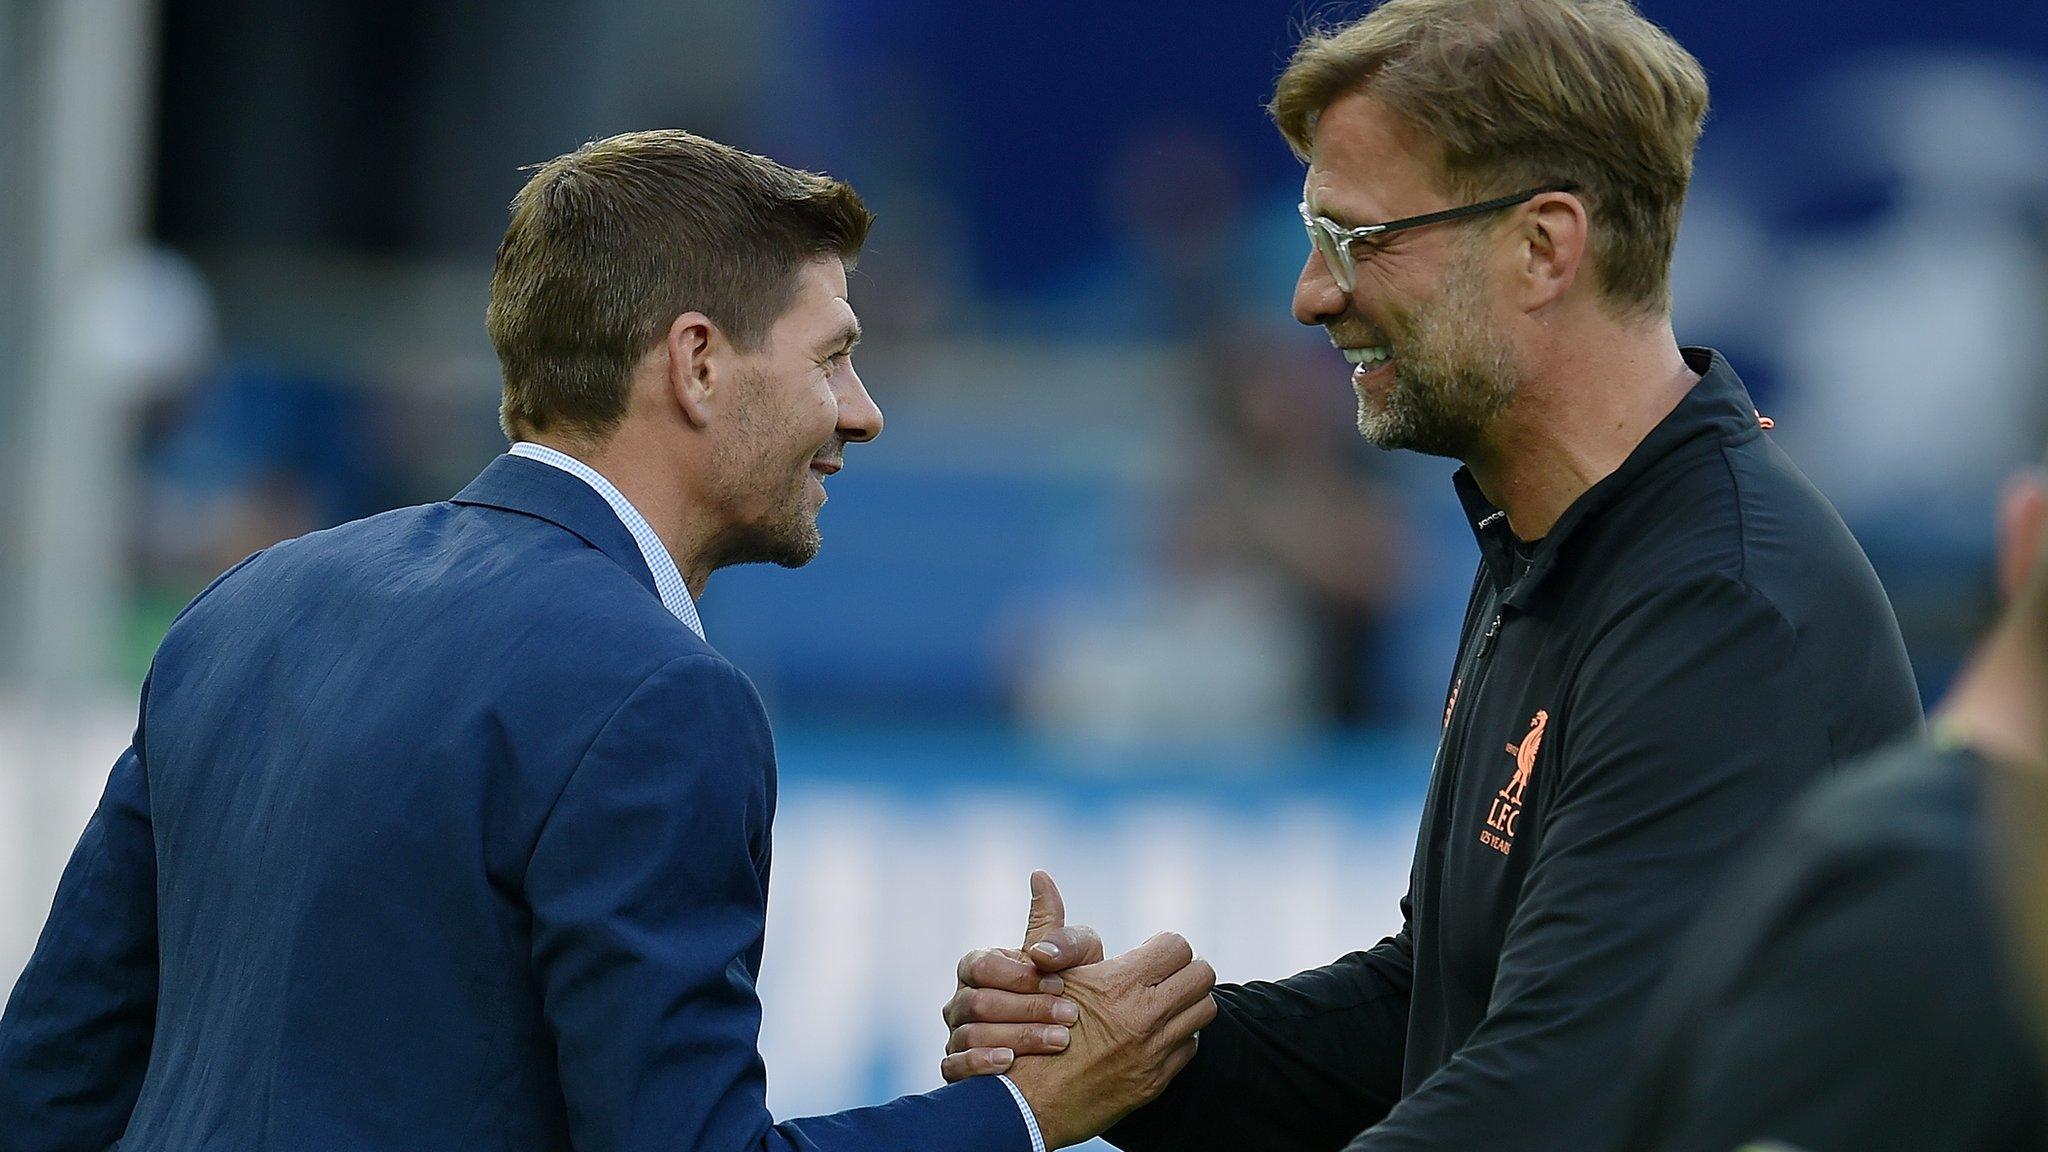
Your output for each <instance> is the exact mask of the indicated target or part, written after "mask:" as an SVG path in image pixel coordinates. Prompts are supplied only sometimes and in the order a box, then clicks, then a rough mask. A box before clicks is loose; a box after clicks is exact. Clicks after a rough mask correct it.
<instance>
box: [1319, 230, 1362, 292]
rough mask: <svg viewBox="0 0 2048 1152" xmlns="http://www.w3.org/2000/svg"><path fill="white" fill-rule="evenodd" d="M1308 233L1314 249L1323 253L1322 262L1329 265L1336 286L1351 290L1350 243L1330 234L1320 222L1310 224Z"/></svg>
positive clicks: (1347, 290)
mask: <svg viewBox="0 0 2048 1152" xmlns="http://www.w3.org/2000/svg"><path fill="white" fill-rule="evenodd" d="M1308 234H1309V236H1310V237H1312V238H1313V239H1314V240H1315V245H1316V251H1318V252H1321V253H1322V254H1323V263H1325V264H1327V265H1329V266H1330V275H1331V276H1334V277H1336V279H1337V287H1339V288H1342V289H1343V290H1345V291H1346V292H1349V291H1351V252H1350V245H1349V244H1346V243H1344V242H1342V241H1339V240H1338V239H1337V238H1336V237H1335V236H1332V235H1330V230H1329V229H1328V228H1325V227H1323V226H1322V225H1321V224H1320V223H1316V224H1310V225H1309V228H1308Z"/></svg>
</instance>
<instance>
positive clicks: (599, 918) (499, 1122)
mask: <svg viewBox="0 0 2048 1152" xmlns="http://www.w3.org/2000/svg"><path fill="white" fill-rule="evenodd" d="M869 222H870V216H869V214H868V212H867V209H866V208H865V207H864V206H863V204H862V203H861V201H860V199H859V197H858V196H856V195H855V193H854V192H853V190H852V189H851V188H850V187H849V186H847V185H846V184H844V183H842V182H839V181H836V180H830V179H827V178H825V177H822V176H817V175H813V174H810V173H806V172H800V171H796V170H793V169H790V168H786V167H784V166H782V165H780V164H777V163H775V162H773V161H770V160H767V159H765V158H763V157H759V156H752V155H748V154H746V153H742V152H738V151H736V150H734V149H731V148H728V147H726V146H724V145H720V144H717V143H715V142H712V141H709V140H705V139H703V138H701V137H696V136H692V135H690V134H688V133H683V132H652V133H634V134H628V135H624V136H618V137H613V138H611V139H608V140H603V141H598V142H595V143H592V144H588V145H585V146H584V147H582V148H580V149H578V150H577V151H575V152H573V153H570V154H568V155H566V156H562V157H558V158H557V159H555V160H553V161H551V162H549V163H548V164H546V165H543V166H542V167H541V168H540V170H539V171H538V172H537V173H536V174H535V175H534V176H533V178H532V179H531V180H530V181H529V182H528V183H527V185H526V186H525V188H523V189H522V190H521V191H520V193H519V195H518V196H517V198H516V199H515V200H514V202H513V206H512V220H511V224H510V227H509V229H508V230H507V232H506V234H505V238H504V240H503V242H502V243H501V245H500V247H499V250H498V259H497V266H496V270H495V273H494V276H493V279H492V284H491V298H490V305H489V313H488V322H489V328H490V332H491V336H492V339H493V342H494V344H495V345H496V347H497V350H498V354H499V360H500V363H501V365H502V368H503V374H504V392H503V405H502V419H503V424H504V430H505V433H506V435H507V436H508V438H510V439H511V440H512V441H513V445H512V448H511V450H510V452H508V453H507V454H505V455H503V456H500V457H499V458H498V459H497V460H495V461H493V462H492V463H491V464H490V465H489V466H488V467H487V468H486V469H485V470H484V471H483V473H482V474H481V475H480V476H478V477H477V478H476V480H475V481H474V482H472V483H471V484H470V485H469V486H468V487H467V488H466V489H464V490H463V491H462V492H461V493H460V494H458V495H457V496H456V497H454V498H453V499H452V500H450V501H447V502H443V503H438V504H431V505H424V506H420V507H415V508H408V509H402V510H399V511H396V512H391V513H387V514H384V515H381V516H376V517H372V518H370V519H367V520H359V521H356V522H353V523H351V524H347V525H344V526H342V527H339V528H335V529H332V530H329V531H325V532H319V533H314V534H312V535H309V536H304V537H300V538H298V539H295V540H291V541H287V542H285V543H283V544H279V545H277V546H275V547H272V548H269V549H267V550H265V551H263V552H260V553H258V554H257V555H255V556H252V557H250V558H248V559H246V560H244V561H242V562H241V563H240V564H238V565H237V566H236V567H235V568H233V569H232V570H231V571H229V572H228V573H227V574H226V575H224V576H222V577H220V578H219V579H218V580H216V581H215V582H214V583H213V584H212V585H211V586H210V587H209V588H208V589H207V590H206V591H205V592H202V593H201V594H200V596H199V597H198V598H197V599H195V600H194V601H193V602H192V603H191V604H190V605H189V606H188V607H187V608H186V609H185V611H184V612H183V613H181V614H180V616H179V618H178V620H177V621H176V623H174V624H173V626H172V627H171V629H170V632H169V634H168V635H167V636H166V637H165V639H164V642H163V644H162V646H161V647H160V648H159V649H158V652H157V657H156V660H155V662H154V664H153V666H152V668H151V671H150V674H149V676H148V678H147V679H146V680H145V681H144V685H143V693H142V696H143V702H142V706H141V710H140V716H139V719H138V722H137V725H136V728H135V735H134V739H133V742H132V744H131V745H130V747H129V749H128V750H127V751H126V752H125V753H124V754H123V755H122V756H121V758H120V759H119V761H118V762H117V763H116V764H115V766H114V769H113V771H112V774H111V776H110V778H109V781H108V784H107V788H106V792H105V794H104V797H103V799H102V801H101V804H100V807H99V810H98V812H97V813H96V814H95V815H94V816H93V818H92V821H91V823H90V824H89V825H88V826H87V828H86V831H85V834H84V836H83V838H82V839H81V841H80V843H79V845H78V847H77V849H76V850H75V852H74V854H73V856H72V859H71V863H70V865H69V867H68V868H67V869H66V871H65V874H64V877H63V879H62V881H61V884H60V886H59V889H58V892H57V895H56V899H55V903H54V906H53V908H52V909H51V912H50V916H49V919H48V921H47V922H46V924H45V927H44V929H43V933H42V936H41V939H40V941H39V943H38V945H37V948H36V950H35V953H34V955H33V957H32V959H31V960H30V962H29V964H28V967H27V969H26V971H24V972H23V974H22V976H21V978H20V980H19V982H18V983H17V984H16V985H15V987H14V991H13V994H12V997H11V998H10V1000H9V1002H8V1005H7V1010H6V1013H5V1015H4V1016H0V1133H4V1134H5V1136H4V1141H5V1143H6V1146H7V1147H8V1148H9V1149H10V1150H20V1152H42V1150H50V1152H55V1150H59V1149H64V1150H83V1149H98V1148H105V1147H107V1146H109V1145H111V1144H114V1143H117V1142H118V1143H119V1144H120V1145H121V1146H122V1147H124V1148H131V1149H136V1150H137V1152H141V1150H144V1149H187V1148H197V1147H200V1146H208V1147H220V1146H231V1147H234V1148H239V1149H255V1148H276V1149H310V1148H333V1147H341V1146H347V1147H351V1148H392V1149H396V1148H416V1147H433V1148H472V1147H491V1148H504V1149H559V1148H567V1147H572V1146H573V1147H578V1148H586V1149H611V1150H620V1152H623V1150H627V1149H648V1150H650V1152H652V1150H655V1149H660V1150H662V1152H673V1150H676V1149H705V1150H707V1152H708V1150H716V1152H731V1150H734V1149H743V1148H744V1149H777V1148H788V1149H794V1148H804V1149H811V1150H822V1149H849V1150H852V1149H863V1150H865V1149H874V1150H883V1149H887V1150H894V1152H908V1150H910V1149H918V1150H921V1152H931V1150H939V1152H943V1150H946V1149H957V1150H959V1152H970V1150H972V1152H988V1150H1008V1152H1025V1150H1026V1149H1042V1148H1043V1144H1044V1141H1045V1140H1047V1139H1050V1140H1054V1141H1056V1142H1061V1143H1064V1142H1067V1141H1069V1140H1071V1139H1073V1138H1074V1133H1075V1132H1077V1131H1080V1130H1083V1129H1092V1128H1096V1127H1100V1126H1101V1125H1102V1124H1105V1123H1107V1122H1108V1119H1109V1118H1111V1117H1113V1116H1114V1115H1115V1114H1116V1113H1117V1112H1119V1111H1121V1110H1125V1109H1128V1108H1129V1107H1131V1106H1133V1105H1135V1104H1137V1103H1138V1102H1139V1101H1140V1100H1142V1099H1143V1098H1145V1095H1146V1094H1147V1093H1149V1092H1151V1091H1156V1090H1157V1088H1158V1087H1159V1085H1160V1084H1161V1082H1162V1081H1163V1079H1164V1078H1165V1076H1167V1075H1170V1073H1171V1071H1172V1070H1173V1069H1174V1068H1176V1067H1178V1066H1179V1064H1180V1063H1183V1062H1185V1060H1186V1059H1187V1057H1188V1055H1189V1051H1190V1045H1189V1040H1188V1038H1189V1036H1190V1034H1191V1033H1192V1032H1193V1031H1194V1030H1195V1029H1196V1028H1197V1027H1199V1026H1200V1025H1201V1024H1203V1023H1205V1022H1206V1021H1207V1020H1208V1019H1209V1018H1210V1017H1211V1016H1212V1015H1213V1013H1214V1008H1213V1005H1212V1002H1211V1001H1210V1000H1209V998H1208V992H1209V988H1210V986H1211V984H1212V983H1213V980H1214V976H1213V973H1211V972H1210V971H1209V970H1208V967H1207V965H1206V964H1204V963H1201V962H1199V961H1196V960H1194V958H1193V955H1192V953H1191V952H1189V950H1188V947H1187V944H1186V942H1185V941H1183V940H1180V939H1179V938H1177V937H1174V936H1171V935H1170V934H1164V935H1161V936H1159V937H1156V938H1154V939H1153V940H1152V941H1149V942H1148V943H1147V944H1145V945H1143V946H1141V947H1140V948H1138V949H1134V950H1133V951H1132V952H1131V953H1129V954H1127V955H1126V956H1124V957H1121V958H1119V959H1118V960H1116V961H1111V962H1109V963H1107V964H1104V965H1102V966H1100V967H1098V968H1095V969H1091V970H1088V971H1085V972H1084V971H1075V972H1071V973H1068V974H1067V975H1066V976H1065V977H1064V978H1063V979H1059V980H1053V981H1049V982H1048V985H1047V986H1048V988H1049V989H1051V990H1055V991H1057V990H1064V991H1065V992H1067V995H1066V996H1065V997H1061V998H1058V1000H1057V1003H1058V1004H1059V1005H1060V1006H1061V1009H1060V1014H1061V1015H1063V1016H1064V1017H1065V1019H1066V1020H1067V1021H1068V1022H1072V1021H1073V1020H1075V1019H1077V1018H1085V1019H1087V1020H1089V1026H1088V1027H1087V1029H1086V1030H1085V1032H1084V1033H1083V1034H1081V1035H1080V1036H1078V1037H1076V1038H1074V1042H1073V1043H1072V1044H1071V1046H1070V1051H1069V1056H1068V1058H1067V1059H1065V1060H1062V1061H1061V1062H1060V1063H1058V1064H1049V1063H1041V1064H1039V1065H1037V1066H1034V1067H1032V1068H1030V1069H1020V1070H1019V1074H1018V1075H1017V1077H1016V1078H1015V1079H1014V1080H996V1079H987V1080H982V1081H979V1082H975V1083H968V1084H958V1085H949V1086H947V1087H944V1088H941V1089H939V1090H937V1091H935V1092H932V1093H929V1094H926V1095H922V1096H915V1097H906V1098H904V1099H901V1100H898V1101H895V1102H893V1103H891V1104H887V1105H884V1106H881V1107H878V1108H871V1109H862V1110H856V1111H850V1112H844V1113H840V1114H837V1115H833V1116H825V1117H818V1118H813V1119H807V1120H796V1121H791V1122H788V1123H785V1124H781V1125H777V1124H775V1123H774V1122H773V1120H772V1119H771V1117H770V1116H769V1114H768V1111H767V1107H766V1104H765V1100H764V1091H765V1076H766V1073H765V1070H764V1068H763V1066H762V1061H761V1058H760V1055H759V1052H758V1049H757V1038H758V1033H759V1028H760V1014H761V1008H760V1003H759V1000H758V998H757V996H756V992H755V982H756V978H757V974H758V971H759V968H760V964H761V959H762V949H763V926H764V922H765V915H766V899H767V888H768V869H769V855H770V849H769V830H770V823H771V819H772V816H773V812H774V808H775V765H774V755H773V750H772V744H771V738H770V734H769V729H768V724H767V719H766V716H765V714H764V713H763V711H762V706H761V703H760V700H759V698H758V697H757V695H756V694H755V692H754V689H753V687H752V685H751V684H750V683H749V682H748V680H747V678H746V677H745V676H744V675H742V674H741V673H740V672H739V671H738V670H737V669H735V668H734V667H733V666H732V665H731V664H729V663H728V662H726V661H725V660H724V659H723V658H722V657H721V656H719V654H718V653H717V652H716V651H715V650H714V649H712V648H711V647H710V646H709V644H708V643H707V642H706V640H705V638H704V634H703V628H702V625H701V622H700V621H699V618H698V615H697V610H696V598H697V597H698V596H700V595H701V594H702V592H703V589H704V585H705V581H706V579H707V578H708V577H709V575H710V573H711V572H712V571H713V570H715V569H718V568H720V567H724V566H727V565H732V564H741V563H750V562H773V563H777V564H781V565H784V566H787V567H796V566H800V565H802V564H805V563H807V562H808V561H809V560H810V559H811V558H812V557H813V556H815V555H816V553H817V552H818V549H819V546H820V539H819V535H818V528H817V515H818V511H819V509H820V507H821V506H822V505H823V503H824V501H825V490H824V486H823V482H824V480H825V478H826V477H829V476H830V475H832V474H834V473H836V472H837V471H839V469H840V466H841V464H842V462H843V452H844V449H845V446H846V445H847V444H849V443H862V442H865V441H868V440H871V439H873V438H874V437H875V436H876V435H877V434H879V433H880V431H881V429H882V416H881V412H880V411H879V410H878V409H877V408H876V407H875V405H874V403H873V402H872V401H871V400H870V398H869V397H868V394H867V392H866V390H865V389H864V388H863V386H862V384H861V381H860V378H859V377H858V376H857V375H856V374H855V373H854V370H853V367H852V362H851V356H852V351H853V347H854V345H855V343H856V342H857V341H858V339H859V336H860V327H859V323H858V321H857V320H856V318H855V316H854V313H853V310H852V308H851V306H850V305H849V303H848V302H847V295H848V293H847V284H846V269H847V266H848V264H850V262H851V261H852V260H853V258H854V257H855V255H856V254H857V253H858V251H859V249H860V248H861V246H862V243H863V241H864V239H865V237H866V234H867V231H868V226H869ZM1046 1000H1047V1001H1048V1002H1051V1001H1053V1000H1054V997H1052V996H1050V995H1047V996H1046ZM1097 1009H1104V1010H1106V1011H1107V1013H1108V1014H1107V1015H1098V1014H1097ZM1042 1038H1044V1037H1042ZM1041 1126H1042V1129H1041Z"/></svg>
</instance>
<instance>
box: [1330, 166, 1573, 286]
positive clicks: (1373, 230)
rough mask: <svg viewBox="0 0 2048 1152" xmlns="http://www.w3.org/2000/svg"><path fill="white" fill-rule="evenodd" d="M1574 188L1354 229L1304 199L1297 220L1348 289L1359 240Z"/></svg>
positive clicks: (1554, 187) (1535, 191)
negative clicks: (1318, 212) (1320, 212)
mask: <svg viewBox="0 0 2048 1152" xmlns="http://www.w3.org/2000/svg"><path fill="white" fill-rule="evenodd" d="M1578 190H1579V186H1578V185H1577V184H1546V185H1544V186H1543V187H1541V188H1531V189H1529V190H1528V191H1526V192H1517V193H1515V194H1514V195H1512V196H1501V197H1497V198H1495V199H1492V200H1482V201H1480V202H1479V203H1477V204H1467V205H1465V206H1464V207H1462V208H1446V209H1444V210H1443V211H1441V212H1426V213H1424V214H1423V215H1420V216H1404V217H1402V218H1401V219H1399V220H1389V221H1387V222H1386V223H1385V224H1366V225H1363V226H1362V227H1358V228H1346V227H1345V226H1343V225H1342V224H1339V223H1337V222H1336V221H1335V220H1332V219H1330V218H1329V217H1328V216H1317V215H1315V214H1314V213H1312V212H1310V211H1309V210H1308V202H1307V201H1306V200H1304V201H1302V203H1301V222H1302V224H1303V225H1304V226H1306V227H1307V228H1308V238H1309V243H1311V244H1314V245H1315V249H1316V251H1318V252H1320V253H1322V254H1323V263H1325V264H1327V265H1329V266H1330V275H1332V276H1334V277H1336V278H1337V287H1339V288H1342V289H1343V290H1344V291H1346V292H1349V291H1351V290H1352V288H1354V287H1356V286H1357V281H1358V275H1357V271H1356V269H1355V267H1354V266H1353V264H1352V261H1351V246H1352V245H1353V244H1356V243H1358V242H1359V241H1360V240H1371V239H1375V238H1377V237H1380V236H1385V235H1387V234H1388V233H1391V232H1406V231H1407V230H1408V229H1410V228H1420V227H1422V226H1423V225H1425V224H1441V223H1443V222H1444V221H1446V220H1463V219H1465V218H1466V217H1468V216H1478V215H1481V214H1483V213H1487V212H1498V211H1500V210H1501V209H1503V208H1512V207H1514V206H1515V205H1517V204H1522V203H1526V202H1528V201H1530V200H1534V199H1535V198H1536V197H1538V196H1541V195H1543V194H1544V193H1545V192H1576V191H1578Z"/></svg>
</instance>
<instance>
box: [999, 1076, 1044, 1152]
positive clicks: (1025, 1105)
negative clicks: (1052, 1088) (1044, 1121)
mask: <svg viewBox="0 0 2048 1152" xmlns="http://www.w3.org/2000/svg"><path fill="white" fill-rule="evenodd" d="M996 1079H998V1080H1001V1081H1002V1082H1003V1087H1005V1088H1008V1089H1009V1090H1010V1099H1012V1100H1015V1101H1016V1102H1017V1111H1018V1112H1021V1113H1023V1115H1024V1130H1025V1131H1026V1132H1028V1133H1030V1134H1031V1152H1046V1147H1045V1135H1044V1133H1042V1132H1040V1131H1039V1130H1038V1117H1037V1116H1035V1115H1033V1114H1032V1112H1031V1102H1030V1101H1028V1100H1026V1099H1024V1090H1023V1089H1022V1088H1019V1087H1017V1085H1016V1084H1014V1083H1012V1082H1011V1080H1010V1078H1009V1077H1008V1076H998V1077H996Z"/></svg>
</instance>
